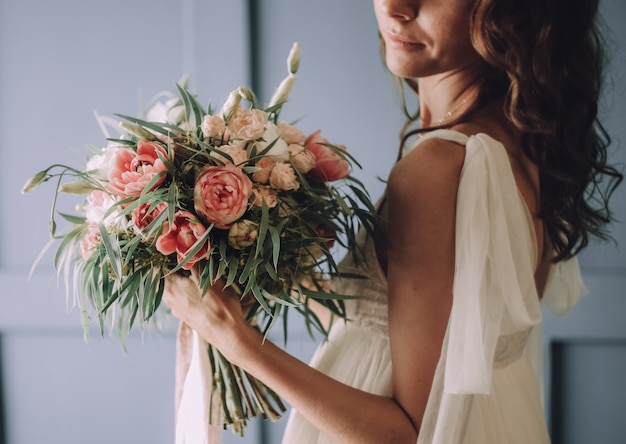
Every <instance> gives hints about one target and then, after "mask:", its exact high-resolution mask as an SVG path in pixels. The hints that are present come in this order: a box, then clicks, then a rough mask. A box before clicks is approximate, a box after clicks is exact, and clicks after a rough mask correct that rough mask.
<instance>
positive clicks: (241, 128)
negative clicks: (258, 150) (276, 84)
mask: <svg viewBox="0 0 626 444" xmlns="http://www.w3.org/2000/svg"><path fill="white" fill-rule="evenodd" d="M267 120H268V114H267V113H266V112H265V111H263V110H260V109H243V108H239V109H238V110H237V112H236V113H235V115H234V116H233V117H232V118H231V119H230V121H229V122H228V131H229V134H230V137H231V138H233V139H242V140H257V139H259V138H261V137H262V136H263V133H264V132H265V124H266V123H267Z"/></svg>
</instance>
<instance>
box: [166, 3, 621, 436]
mask: <svg viewBox="0 0 626 444" xmlns="http://www.w3.org/2000/svg"><path fill="white" fill-rule="evenodd" d="M575 3H576V4H575V5H573V4H572V1H571V0H551V1H548V2H545V0H541V1H539V0H374V6H375V12H376V16H377V19H378V24H379V29H380V34H381V36H382V40H383V43H384V49H385V58H386V63H387V66H388V68H389V69H390V70H391V72H392V73H394V74H395V75H396V76H398V77H399V78H402V79H405V82H406V85H408V86H409V88H411V89H412V90H414V91H415V92H416V93H417V94H418V97H419V104H420V107H419V109H420V112H419V119H413V118H410V119H409V122H408V124H407V127H406V128H405V131H404V133H405V134H404V145H405V147H404V148H405V149H404V151H403V153H402V155H401V156H399V160H398V162H397V163H396V165H395V166H394V168H393V170H392V172H391V174H390V177H389V181H388V185H387V190H386V193H385V197H384V199H382V201H381V203H380V205H379V211H380V214H381V216H383V219H384V220H385V221H386V223H387V227H386V231H387V232H388V233H389V235H388V237H387V239H386V240H383V238H382V236H377V237H376V238H369V237H366V235H365V234H364V233H363V234H362V241H363V242H365V245H366V251H368V254H369V255H370V257H371V258H372V260H370V261H368V264H369V265H367V269H366V270H361V271H362V272H363V271H365V273H367V274H368V275H369V276H370V279H369V280H368V281H365V282H363V281H357V282H350V281H341V282H338V283H337V285H338V286H339V287H340V290H341V291H342V292H353V293H355V294H359V295H360V296H362V297H363V298H362V299H358V300H357V301H356V302H354V303H353V304H352V305H351V306H350V307H349V308H348V310H349V317H350V321H348V322H347V323H343V322H336V323H335V325H333V330H332V333H331V337H330V340H329V341H328V343H326V344H324V345H322V347H321V348H320V349H319V350H318V352H317V353H316V356H315V357H314V359H313V362H312V366H308V365H306V364H304V363H302V362H300V361H298V360H296V359H295V358H293V357H291V356H290V355H288V354H287V353H285V352H284V351H283V350H281V349H279V348H277V347H275V346H274V345H273V344H271V343H269V342H267V341H266V342H263V339H262V337H261V336H260V335H259V334H258V333H257V332H256V331H255V330H254V329H252V328H251V327H249V326H248V325H247V324H246V323H245V321H244V319H243V316H242V310H241V307H240V304H239V300H238V298H237V297H236V295H234V294H233V292H232V291H231V290H230V289H228V288H226V289H222V288H219V286H216V287H214V288H212V289H211V290H210V294H209V295H208V297H204V298H201V297H200V296H201V295H200V291H199V290H198V288H197V286H196V285H195V284H194V282H193V281H192V280H191V279H186V278H182V277H171V278H169V280H168V282H167V288H166V294H165V296H164V301H165V302H166V303H167V304H168V305H169V306H170V307H171V308H172V311H173V312H174V314H175V315H177V316H178V317H180V318H181V320H182V321H183V322H184V323H185V324H187V325H189V326H190V327H191V328H193V329H194V330H196V331H197V332H198V334H199V335H200V336H201V337H202V338H204V339H205V340H206V341H207V342H210V343H212V344H214V345H215V346H216V347H217V348H218V349H220V350H221V352H222V353H223V354H224V355H225V356H226V358H227V359H229V360H230V361H231V362H233V363H235V364H237V365H239V366H241V367H242V368H243V369H245V370H246V371H248V372H249V373H251V374H252V375H253V376H255V377H257V378H258V379H260V380H262V381H264V382H265V383H266V384H267V385H269V386H270V387H272V388H273V389H274V390H275V391H276V392H277V393H278V394H279V395H281V396H282V397H283V398H284V399H285V400H286V401H287V402H288V403H289V404H290V405H291V406H292V408H293V409H294V411H293V412H292V416H291V418H290V421H289V423H288V426H287V430H286V432H285V438H284V442H285V443H288V444H290V443H297V444H301V443H328V442H354V443H360V444H362V443H370V442H371V443H377V444H379V443H395V442H398V443H405V442H406V443H414V442H416V441H417V442H418V443H445V444H450V443H457V442H459V443H460V442H462V443H482V444H484V443H494V444H495V443H497V444H503V443H547V442H549V436H548V433H547V429H546V425H545V420H544V415H543V410H542V405H541V400H540V390H539V384H538V381H537V378H536V376H535V374H534V372H533V370H532V368H531V366H530V365H529V361H528V359H527V358H526V357H525V356H524V355H523V350H524V348H525V345H526V343H527V341H528V336H529V333H530V332H531V330H532V329H533V327H534V326H536V325H537V324H539V323H540V321H541V312H540V305H539V304H540V299H541V298H542V296H544V295H546V294H547V293H546V287H548V284H550V285H549V286H550V287H551V288H552V289H553V290H556V292H555V293H559V292H560V293H561V295H562V296H565V297H566V298H567V297H569V298H570V299H571V300H575V296H576V292H577V290H578V289H579V288H575V287H576V285H572V282H576V279H579V271H578V267H577V264H576V261H575V260H573V259H572V258H573V257H574V255H575V254H576V253H577V252H578V251H579V250H580V249H581V248H583V247H585V246H586V244H587V242H588V239H589V237H590V236H600V237H605V236H606V233H605V231H604V226H605V225H606V224H607V223H608V222H609V221H610V217H609V216H610V215H609V211H608V207H607V198H608V195H610V192H611V191H612V189H613V187H614V186H615V185H616V184H617V183H618V182H619V181H620V180H621V175H620V174H619V173H618V172H617V171H615V170H614V169H612V168H611V167H609V166H607V164H606V159H605V155H606V144H607V142H606V137H605V135H604V133H603V131H602V128H601V126H599V124H598V122H597V120H596V108H597V101H598V92H599V87H600V74H601V65H602V59H601V53H600V49H601V48H600V46H599V39H598V35H597V31H596V28H595V21H594V17H595V14H596V9H597V1H595V0H577V1H575ZM412 79H417V80H412ZM415 121H419V125H420V127H419V128H417V129H414V128H413V124H414V123H415ZM440 128H447V129H440ZM415 135H418V136H419V137H418V140H417V141H416V142H415V143H413V142H411V143H409V141H410V140H413V139H414V137H413V136H415ZM603 177H608V179H611V180H610V181H609V182H610V184H609V188H608V189H606V190H605V191H604V192H602V190H600V189H599V186H598V184H599V181H600V180H601V179H602V178H603ZM588 191H593V194H594V196H595V197H596V198H599V202H600V206H599V207H597V208H596V207H593V206H592V202H598V200H595V201H592V200H591V199H588V193H587V192H588ZM352 266H353V264H352V262H351V259H350V258H349V257H348V258H346V259H345V260H344V261H343V263H342V267H343V268H344V269H349V268H350V267H352ZM557 268H558V269H559V270H558V273H555V270H556V269H557ZM553 275H558V276H560V277H561V278H562V279H565V280H566V281H569V283H570V285H569V287H570V288H571V287H574V288H571V291H565V290H564V289H561V288H559V284H560V282H559V281H558V280H557V279H556V278H553V277H552V276H553ZM546 297H547V296H546Z"/></svg>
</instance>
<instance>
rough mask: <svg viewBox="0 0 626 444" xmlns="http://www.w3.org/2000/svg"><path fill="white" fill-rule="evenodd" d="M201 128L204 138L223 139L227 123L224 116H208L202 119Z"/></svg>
mask: <svg viewBox="0 0 626 444" xmlns="http://www.w3.org/2000/svg"><path fill="white" fill-rule="evenodd" d="M201 128H202V134H204V137H207V138H209V137H211V138H221V137H222V136H223V135H224V131H226V123H225V122H224V119H223V118H222V116H218V115H214V116H212V115H209V114H207V115H206V116H204V119H202V125H201Z"/></svg>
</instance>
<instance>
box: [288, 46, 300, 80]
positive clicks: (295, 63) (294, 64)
mask: <svg viewBox="0 0 626 444" xmlns="http://www.w3.org/2000/svg"><path fill="white" fill-rule="evenodd" d="M299 67H300V43H298V42H294V44H293V46H292V47H291V51H289V56H288V57H287V70H288V71H289V72H290V73H291V74H295V73H296V72H298V68H299Z"/></svg>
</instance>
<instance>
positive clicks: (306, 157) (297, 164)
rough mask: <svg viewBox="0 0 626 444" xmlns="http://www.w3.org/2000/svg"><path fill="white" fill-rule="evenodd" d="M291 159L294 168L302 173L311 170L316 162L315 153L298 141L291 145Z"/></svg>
mask: <svg viewBox="0 0 626 444" xmlns="http://www.w3.org/2000/svg"><path fill="white" fill-rule="evenodd" d="M289 159H290V160H291V163H292V164H293V166H294V168H295V169H296V170H298V171H299V172H300V173H302V174H306V173H308V172H309V171H311V170H312V169H313V167H314V166H315V163H316V159H315V156H314V155H313V153H311V152H310V151H309V150H307V149H306V148H305V147H303V146H302V145H299V144H297V143H292V144H291V145H289Z"/></svg>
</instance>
